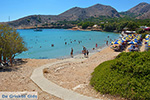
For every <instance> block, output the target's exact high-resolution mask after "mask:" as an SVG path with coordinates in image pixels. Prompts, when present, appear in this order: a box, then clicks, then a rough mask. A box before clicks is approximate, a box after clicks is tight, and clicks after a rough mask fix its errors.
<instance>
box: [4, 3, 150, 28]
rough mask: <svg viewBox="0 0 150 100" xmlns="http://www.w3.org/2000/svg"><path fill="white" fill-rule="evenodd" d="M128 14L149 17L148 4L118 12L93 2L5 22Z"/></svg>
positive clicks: (24, 24)
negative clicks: (87, 4) (88, 5)
mask: <svg viewBox="0 0 150 100" xmlns="http://www.w3.org/2000/svg"><path fill="white" fill-rule="evenodd" d="M124 15H128V16H130V17H133V16H136V18H137V19H146V18H150V4H148V3H145V2H142V3H140V4H138V5H136V6H135V7H132V8H131V9H129V10H128V11H125V12H122V13H120V14H119V12H118V11H117V10H116V9H114V8H113V7H111V6H109V5H102V4H99V3H98V4H95V5H92V6H90V7H87V8H81V7H73V8H71V9H68V10H67V11H64V12H62V13H61V14H59V15H30V16H26V17H23V18H20V19H17V20H14V21H10V22H6V23H5V24H9V25H10V26H13V27H27V26H29V27H30V26H37V25H40V26H42V25H43V24H48V23H56V22H57V21H64V20H66V21H75V20H79V19H81V20H82V19H87V18H90V17H99V16H109V17H122V16H124Z"/></svg>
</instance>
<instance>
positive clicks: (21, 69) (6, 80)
mask: <svg viewBox="0 0 150 100" xmlns="http://www.w3.org/2000/svg"><path fill="white" fill-rule="evenodd" d="M23 61H24V63H22V64H20V65H18V66H13V67H12V68H7V69H5V70H2V69H0V91H1V92H4V91H9V92H21V91H28V92H32V91H34V92H38V98H39V100H61V99H60V98H57V97H55V96H53V95H50V94H48V93H45V92H43V91H42V90H41V89H40V88H39V87H38V86H37V85H36V84H34V83H33V82H32V80H31V79H30V76H31V73H32V71H33V70H34V69H35V68H37V67H40V66H41V65H44V64H47V63H52V62H55V61H58V60H56V59H40V60H39V59H23Z"/></svg>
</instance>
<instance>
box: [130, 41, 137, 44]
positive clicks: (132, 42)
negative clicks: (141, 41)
mask: <svg viewBox="0 0 150 100" xmlns="http://www.w3.org/2000/svg"><path fill="white" fill-rule="evenodd" d="M128 44H137V42H135V41H131V42H128Z"/></svg>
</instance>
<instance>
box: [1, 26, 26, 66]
mask: <svg viewBox="0 0 150 100" xmlns="http://www.w3.org/2000/svg"><path fill="white" fill-rule="evenodd" d="M23 51H27V48H26V47H25V42H24V41H23V39H22V37H20V35H19V33H18V32H16V30H15V29H13V28H11V27H9V26H8V25H0V61H1V62H2V61H4V62H6V61H7V60H10V63H11V65H12V59H14V57H15V56H16V55H17V54H20V53H22V52H23ZM2 58H3V59H2Z"/></svg>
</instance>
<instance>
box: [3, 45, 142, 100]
mask: <svg viewBox="0 0 150 100" xmlns="http://www.w3.org/2000/svg"><path fill="white" fill-rule="evenodd" d="M141 48H144V47H143V46H142V47H141ZM119 53H120V52H114V51H113V50H112V49H110V47H107V48H104V49H103V50H101V51H100V52H97V53H95V54H91V56H89V57H88V58H84V56H83V55H78V56H75V57H74V58H67V59H70V60H69V61H70V62H64V63H59V64H56V65H54V66H51V67H49V68H47V69H44V71H43V72H45V73H44V76H45V77H46V78H47V79H48V80H50V81H52V82H54V83H55V84H57V85H59V86H62V87H63V88H67V89H70V90H72V91H75V92H78V93H80V94H83V95H86V96H90V97H95V98H99V99H104V100H108V99H113V100H123V98H120V97H116V96H110V95H102V94H100V93H99V92H96V91H95V90H94V89H93V87H91V86H90V85H89V83H90V78H91V73H92V72H93V71H94V69H95V68H96V67H97V66H98V65H99V64H100V63H102V62H104V61H107V60H112V59H114V58H115V57H116V56H117V55H118V54H119ZM59 61H63V59H23V63H21V64H20V65H18V66H14V67H12V68H10V69H5V70H2V69H0V87H1V88H0V91H9V92H15V91H16V92H17V91H29V92H31V91H34V92H38V98H39V100H61V99H60V98H58V97H55V96H53V95H50V94H48V93H46V92H43V91H42V90H41V89H40V88H39V87H38V86H37V85H36V84H35V83H33V81H32V80H31V79H30V76H31V74H32V72H33V70H34V69H35V68H38V67H40V66H42V65H45V64H47V63H54V62H59Z"/></svg>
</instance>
